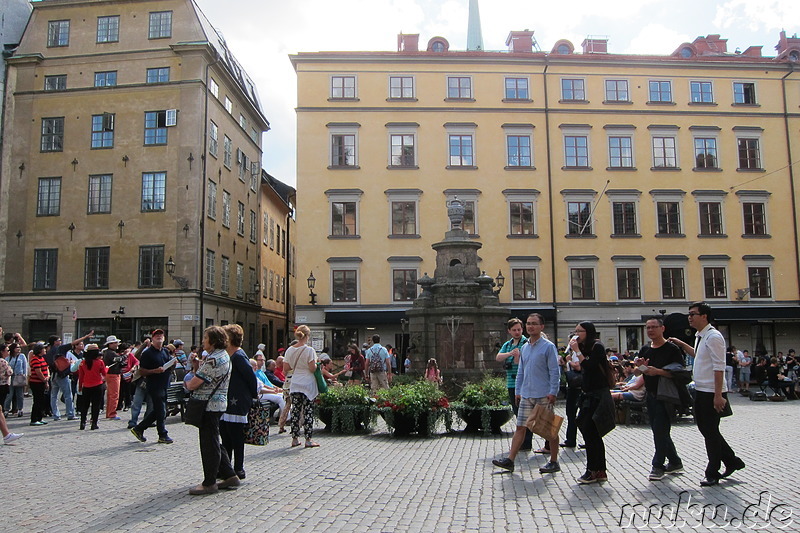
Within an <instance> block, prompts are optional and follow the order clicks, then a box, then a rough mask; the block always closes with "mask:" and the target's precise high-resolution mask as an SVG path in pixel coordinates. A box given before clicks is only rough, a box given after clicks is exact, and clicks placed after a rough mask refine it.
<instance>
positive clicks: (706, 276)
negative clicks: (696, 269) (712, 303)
mask: <svg viewBox="0 0 800 533" xmlns="http://www.w3.org/2000/svg"><path fill="white" fill-rule="evenodd" d="M703 282H704V285H705V294H706V298H726V297H727V296H728V289H727V286H726V284H725V267H705V268H703Z"/></svg>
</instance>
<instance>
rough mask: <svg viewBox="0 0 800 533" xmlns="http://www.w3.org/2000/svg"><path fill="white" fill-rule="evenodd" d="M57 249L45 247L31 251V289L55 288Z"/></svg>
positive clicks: (50, 289)
mask: <svg viewBox="0 0 800 533" xmlns="http://www.w3.org/2000/svg"><path fill="white" fill-rule="evenodd" d="M57 270H58V249H57V248H47V249H40V250H34V251H33V290H35V291H54V290H56V271H57Z"/></svg>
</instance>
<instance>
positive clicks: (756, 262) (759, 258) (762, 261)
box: [734, 255, 776, 302]
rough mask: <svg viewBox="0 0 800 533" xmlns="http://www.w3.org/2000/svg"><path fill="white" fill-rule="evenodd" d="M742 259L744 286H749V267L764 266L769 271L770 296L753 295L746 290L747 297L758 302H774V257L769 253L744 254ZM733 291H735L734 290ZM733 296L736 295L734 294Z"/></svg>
mask: <svg viewBox="0 0 800 533" xmlns="http://www.w3.org/2000/svg"><path fill="white" fill-rule="evenodd" d="M742 260H743V261H744V279H745V283H746V285H745V286H746V287H747V288H750V269H751V268H766V269H767V270H768V271H769V293H770V296H753V293H752V292H748V293H747V294H748V296H749V299H751V300H757V301H759V302H774V301H775V293H776V290H775V280H776V276H775V275H774V274H775V258H773V257H772V256H769V255H745V256H743V257H742ZM734 292H735V291H734ZM734 296H736V295H735V294H734Z"/></svg>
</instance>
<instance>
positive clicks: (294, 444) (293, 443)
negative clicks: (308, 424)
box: [292, 439, 300, 448]
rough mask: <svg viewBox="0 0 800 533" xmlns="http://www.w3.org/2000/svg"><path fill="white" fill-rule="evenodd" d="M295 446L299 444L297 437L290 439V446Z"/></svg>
mask: <svg viewBox="0 0 800 533" xmlns="http://www.w3.org/2000/svg"><path fill="white" fill-rule="evenodd" d="M295 446H300V441H299V440H297V439H293V440H292V448H294V447H295Z"/></svg>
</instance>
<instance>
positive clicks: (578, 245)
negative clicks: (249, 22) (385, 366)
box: [291, 31, 800, 356]
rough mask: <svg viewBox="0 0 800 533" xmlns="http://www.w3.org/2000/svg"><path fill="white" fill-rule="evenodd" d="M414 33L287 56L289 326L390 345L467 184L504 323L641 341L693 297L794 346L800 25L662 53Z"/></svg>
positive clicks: (730, 330) (763, 345)
mask: <svg viewBox="0 0 800 533" xmlns="http://www.w3.org/2000/svg"><path fill="white" fill-rule="evenodd" d="M418 40H419V36H418V35H400V36H398V50H397V51H396V52H309V53H299V54H297V55H293V56H291V60H292V63H293V65H294V68H295V70H296V73H297V80H298V102H297V115H298V139H299V142H298V155H297V161H298V163H297V164H298V191H299V192H298V194H299V196H300V198H299V205H301V206H302V210H301V213H300V214H299V216H298V234H299V235H302V240H303V245H302V246H301V247H300V248H299V250H298V253H299V255H298V272H299V275H300V278H301V279H302V278H303V277H304V276H306V275H308V273H310V272H312V271H313V274H314V278H315V279H316V285H315V290H314V292H315V295H316V304H315V305H311V304H310V303H309V300H308V299H307V298H304V297H301V298H299V302H298V304H299V305H298V306H297V320H298V321H305V322H307V323H308V324H309V325H310V326H311V327H312V329H317V330H321V331H323V332H324V334H325V336H326V339H325V341H326V342H328V343H330V342H332V343H333V344H334V345H335V346H336V348H335V350H337V349H338V348H339V347H340V346H341V345H342V344H343V342H346V341H347V340H350V339H355V340H357V341H358V342H363V341H364V340H366V337H367V336H368V335H370V334H372V333H373V332H377V333H380V334H381V336H382V342H384V343H385V342H389V343H390V344H395V343H397V344H399V343H400V341H401V340H402V337H401V336H400V335H401V334H402V333H403V331H404V329H403V328H404V327H405V326H404V323H403V322H402V321H401V319H402V318H403V316H404V312H405V310H406V309H408V308H409V307H410V306H411V300H412V299H413V298H414V297H415V296H416V293H417V287H416V286H415V284H414V282H415V281H416V279H417V278H419V277H421V276H423V275H424V274H425V273H428V274H430V275H432V274H433V269H434V264H435V263H434V258H435V254H434V252H433V250H432V249H431V244H432V243H435V242H437V241H440V240H441V239H442V238H443V236H444V232H445V231H446V230H448V229H449V227H448V224H449V222H448V219H447V216H446V210H445V204H446V202H447V201H449V200H451V199H452V198H454V197H456V196H457V197H458V198H459V199H460V200H462V201H464V202H466V204H467V221H466V224H467V228H466V229H468V230H469V231H470V233H471V234H472V235H473V237H474V238H475V239H476V240H478V241H480V242H481V243H482V244H483V247H482V249H481V250H480V251H479V255H480V257H481V263H480V266H481V269H482V270H485V272H486V273H487V274H488V275H490V276H492V277H497V274H498V271H499V272H502V275H503V276H502V277H503V278H504V281H505V286H504V288H503V289H502V291H501V292H500V299H501V303H502V304H503V305H504V306H506V307H507V308H508V311H509V316H511V315H517V316H522V315H524V314H526V313H528V312H531V311H538V312H540V313H542V314H543V315H544V316H545V317H546V318H547V320H548V331H549V332H550V334H551V335H553V334H554V335H555V337H556V338H557V340H558V342H559V343H561V344H564V343H565V342H566V338H567V334H568V332H569V331H571V330H572V328H574V326H575V324H576V323H577V322H578V321H581V320H591V321H593V322H595V323H596V324H597V326H598V330H599V331H600V332H601V340H602V341H603V342H604V343H605V344H606V345H607V346H608V347H612V348H616V349H619V350H626V349H632V350H637V349H638V348H639V347H640V346H641V344H642V343H643V341H645V340H646V339H645V337H644V331H643V328H642V324H643V317H646V316H649V315H653V314H655V315H658V314H659V313H661V314H664V315H668V314H672V313H674V312H684V313H685V312H686V309H687V305H688V304H689V303H690V302H692V301H694V300H707V301H708V302H709V303H710V304H711V305H712V306H713V308H714V309H715V310H716V312H717V319H718V322H719V324H720V327H721V328H722V329H723V331H724V333H725V335H726V336H727V337H728V339H729V341H730V342H732V343H734V344H736V345H737V346H738V347H739V348H749V349H750V350H751V351H753V350H756V351H769V352H772V351H773V350H784V351H785V350H786V349H787V348H788V347H791V346H792V345H793V344H800V335H798V333H797V325H798V321H800V310H799V309H798V295H799V291H800V286H799V285H798V273H799V272H800V268H799V266H800V263H799V262H798V232H797V211H796V205H797V199H798V195H797V191H796V188H795V184H794V173H795V170H796V169H795V168H794V167H793V166H792V165H793V163H794V162H796V161H797V159H798V155H799V154H800V140H799V139H800V138H799V137H798V131H800V113H798V106H800V74H798V73H796V72H795V70H793V69H794V68H795V66H796V62H797V61H798V55H799V54H800V39H796V38H788V39H787V38H786V36H785V34H781V42H780V44H779V46H778V56H777V57H762V56H761V49H760V47H751V48H749V49H748V50H746V51H745V52H744V53H738V52H737V53H735V54H733V53H727V52H726V43H725V40H724V39H721V38H720V37H719V35H709V36H707V37H700V38H698V39H696V40H695V41H694V42H692V43H683V44H681V45H680V46H678V47H677V49H676V51H675V53H673V54H672V55H669V56H636V55H618V54H611V53H608V51H607V46H606V45H607V41H606V40H604V39H591V38H590V39H587V40H586V41H584V43H583V45H582V47H583V50H582V53H579V52H577V51H575V50H574V46H573V44H572V43H570V42H569V41H559V42H557V43H555V45H554V46H553V48H552V50H551V51H549V52H541V51H538V50H535V49H534V48H537V49H538V47H535V46H534V40H533V32H529V31H525V32H511V33H510V34H509V36H508V40H507V45H508V50H507V51H453V50H450V47H449V43H448V42H447V41H446V39H444V38H441V37H434V38H432V39H431V40H430V41H429V42H428V45H427V47H426V48H425V49H421V50H420V49H419V46H418ZM676 44H677V43H676ZM503 334H504V332H503ZM423 355H429V356H430V355H435V354H423Z"/></svg>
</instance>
